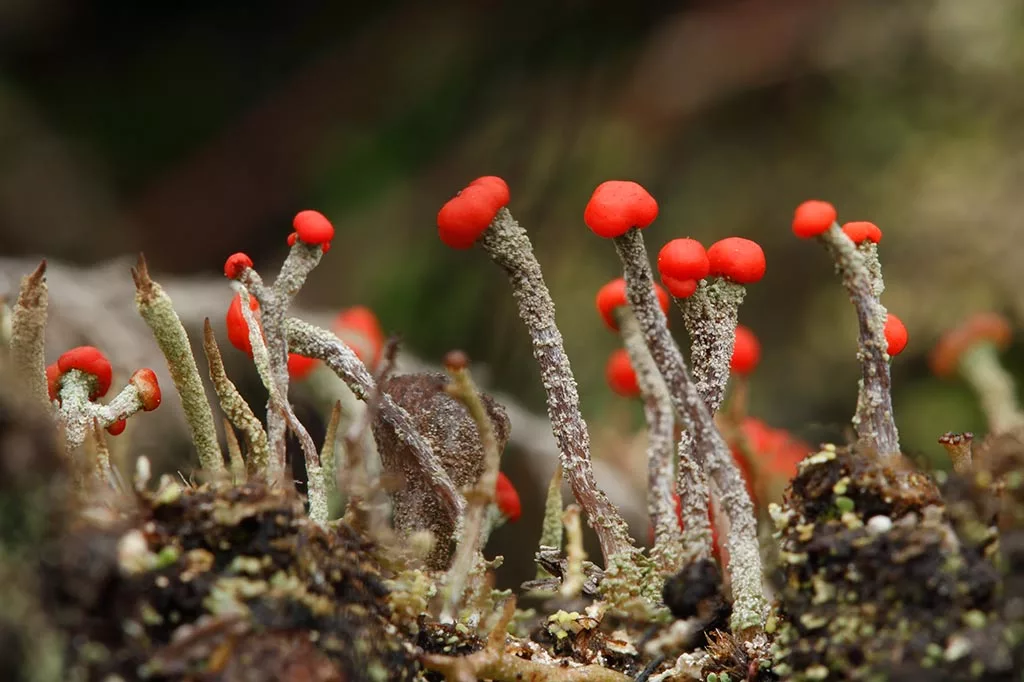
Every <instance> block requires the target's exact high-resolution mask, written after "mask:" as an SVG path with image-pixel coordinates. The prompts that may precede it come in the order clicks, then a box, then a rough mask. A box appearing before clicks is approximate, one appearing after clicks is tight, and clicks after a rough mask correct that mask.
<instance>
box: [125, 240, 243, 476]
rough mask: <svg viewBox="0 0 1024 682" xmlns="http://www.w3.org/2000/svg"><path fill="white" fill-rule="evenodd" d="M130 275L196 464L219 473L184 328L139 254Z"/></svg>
mask: <svg viewBox="0 0 1024 682" xmlns="http://www.w3.org/2000/svg"><path fill="white" fill-rule="evenodd" d="M132 278H133V279H134V280H135V306H136V308H138V311H139V314H140V315H141V316H142V319H143V320H144V321H145V322H146V324H147V325H148V326H149V328H150V330H151V331H152V332H153V336H154V338H156V343H157V345H158V346H160V351H161V352H162V353H163V355H164V358H165V359H166V360H167V368H168V370H170V373H171V379H172V380H173V381H174V387H175V388H176V389H177V390H178V395H179V396H181V405H182V408H184V411H185V420H186V421H187V422H188V428H189V431H190V432H191V434H192V443H193V444H194V445H195V448H196V453H197V455H198V456H199V465H200V466H201V467H202V468H203V470H204V471H206V472H207V473H208V474H213V475H216V474H221V473H222V472H223V471H224V459H223V456H222V455H221V451H220V445H218V443H217V430H216V428H215V427H214V424H213V410H212V409H211V408H210V403H209V401H208V400H207V399H206V391H205V389H204V388H203V382H202V379H200V378H199V368H198V367H197V366H196V359H195V357H194V356H193V355H192V345H191V344H190V343H189V340H188V334H186V333H185V327H184V326H183V325H182V324H181V319H180V318H179V317H178V314H177V313H176V312H175V311H174V304H173V303H172V302H171V298H170V297H169V296H168V295H167V294H166V293H164V290H163V288H162V287H161V286H160V285H159V284H157V283H156V282H154V281H153V280H152V279H151V278H150V276H149V269H148V268H147V267H146V259H145V258H143V257H142V256H141V255H140V256H139V262H138V265H136V267H135V268H133V269H132Z"/></svg>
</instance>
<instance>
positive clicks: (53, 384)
mask: <svg viewBox="0 0 1024 682" xmlns="http://www.w3.org/2000/svg"><path fill="white" fill-rule="evenodd" d="M73 369H76V370H78V371H80V372H82V373H84V374H88V375H89V376H91V377H92V378H93V389H92V391H91V392H90V393H89V400H96V399H98V398H102V397H103V396H105V395H106V394H107V392H108V391H109V390H110V384H111V382H112V381H113V376H114V371H113V368H112V367H111V366H110V360H108V359H107V356H106V355H104V354H103V353H102V352H101V351H100V350H99V349H98V348H95V347H93V346H78V347H77V348H72V349H71V350H69V351H66V352H65V353H64V354H63V355H61V356H60V357H59V358H57V362H55V363H53V364H52V365H50V366H49V367H47V368H46V389H47V392H48V393H49V396H50V400H56V401H58V402H59V401H60V387H61V380H62V379H63V377H64V375H65V374H67V373H68V372H70V371H71V370H73ZM128 382H129V383H130V384H131V385H133V386H134V387H135V389H136V390H137V391H138V393H139V397H140V399H141V400H142V409H143V410H144V411H145V412H151V411H153V410H155V409H156V408H158V407H159V406H160V402H161V400H162V399H163V398H162V395H161V393H160V382H159V381H157V378H156V373H155V372H154V371H153V370H151V369H149V368H148V367H143V368H142V369H139V370H136V371H135V373H134V374H132V376H131V378H130V379H129V380H128ZM125 425H126V422H125V420H124V419H119V420H118V421H116V422H114V423H113V424H111V425H110V426H108V427H107V431H108V432H109V433H110V435H112V436H116V435H119V434H120V433H121V432H123V431H124V429H125Z"/></svg>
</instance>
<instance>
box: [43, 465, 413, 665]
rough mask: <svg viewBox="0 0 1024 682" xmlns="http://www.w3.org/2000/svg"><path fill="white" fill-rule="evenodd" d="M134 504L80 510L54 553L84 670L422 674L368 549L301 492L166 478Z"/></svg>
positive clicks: (50, 569)
mask: <svg viewBox="0 0 1024 682" xmlns="http://www.w3.org/2000/svg"><path fill="white" fill-rule="evenodd" d="M137 503H138V506H137V509H135V510H133V511H131V512H129V513H128V514H127V515H125V514H121V513H110V514H104V513H102V512H101V511H99V510H91V511H90V512H87V513H85V514H83V515H81V516H80V517H79V519H80V520H79V521H78V522H77V523H76V525H75V527H74V528H72V529H70V531H69V532H68V533H67V534H66V535H65V536H64V537H63V538H61V539H60V541H59V543H56V544H55V547H54V552H53V553H51V554H50V555H49V556H48V557H47V558H46V559H45V560H44V563H43V580H42V584H43V591H44V601H45V602H46V604H47V608H48V610H49V611H50V612H51V614H52V618H53V621H54V622H55V624H56V625H57V626H58V627H59V628H60V629H61V630H63V631H64V632H65V633H67V635H68V642H69V647H68V661H67V663H68V667H69V672H70V673H71V674H75V675H77V677H75V679H89V680H109V679H118V678H120V679H126V680H128V679H140V678H141V679H152V680H192V679H199V678H202V679H207V678H209V679H218V680H246V681H247V682H248V681H250V680H268V681H270V680H285V679H304V680H337V679H342V680H355V679H361V680H380V681H382V682H383V681H384V680H409V679H413V677H414V676H415V673H416V671H417V669H418V664H417V663H416V662H415V660H414V658H413V656H412V655H411V654H410V652H409V651H408V648H407V646H406V645H405V644H404V641H403V639H402V637H401V636H400V635H399V633H398V632H397V630H396V629H395V627H394V626H393V625H392V624H391V623H390V622H389V613H388V612H387V605H386V599H385V597H386V594H387V590H386V588H385V587H384V584H383V580H382V578H381V576H380V574H379V572H378V570H377V568H376V564H375V562H374V561H373V559H372V556H371V554H370V553H369V551H368V550H369V547H368V546H367V545H366V544H365V543H364V542H363V541H362V540H361V539H360V538H359V536H357V535H356V534H355V533H353V532H352V531H351V530H350V529H349V528H348V527H347V526H345V525H344V524H338V525H336V526H334V527H333V528H332V529H330V530H327V531H325V530H322V529H320V528H318V527H317V526H315V525H314V524H312V523H310V522H309V521H308V520H307V518H306V516H305V513H304V512H303V507H302V503H301V501H300V499H299V498H298V496H297V495H296V494H295V493H293V492H291V491H285V490H282V489H270V488H267V487H264V486H260V485H252V484H250V485H245V486H241V487H228V486H216V485H212V486H204V487H201V488H198V489H188V488H184V489H182V488H177V487H176V486H172V487H168V486H166V485H165V486H163V488H162V489H161V491H160V492H158V493H155V494H143V495H140V496H138V497H137ZM126 519H127V520H126ZM110 676H115V677H110Z"/></svg>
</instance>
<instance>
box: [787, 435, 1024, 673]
mask: <svg viewBox="0 0 1024 682" xmlns="http://www.w3.org/2000/svg"><path fill="white" fill-rule="evenodd" d="M961 493H969V494H970V495H972V496H976V497H977V496H980V495H982V494H984V495H988V496H989V497H990V496H991V491H990V490H987V489H984V490H983V489H977V490H975V489H972V488H971V487H970V486H967V487H966V488H964V487H963V486H962V485H961ZM839 500H845V502H839V503H838V504H837V501H839ZM956 510H957V513H958V515H951V513H950V509H949V508H948V507H947V506H946V503H944V502H943V499H942V497H941V496H940V494H939V489H938V487H937V486H936V484H935V483H934V481H932V480H931V479H930V478H928V477H927V476H925V475H923V474H921V473H919V472H917V471H914V470H912V469H910V468H908V467H907V466H906V465H905V464H903V463H902V462H892V463H889V462H882V461H880V460H879V459H878V458H876V457H873V456H869V455H863V454H859V453H856V452H853V451H851V450H845V449H844V450H836V449H833V448H828V449H826V450H824V451H823V452H821V453H819V454H817V455H812V456H811V457H809V458H808V459H807V460H805V461H804V463H803V464H802V465H801V467H800V473H799V474H798V476H797V477H796V478H795V479H794V480H793V482H792V485H791V488H790V490H789V492H788V493H787V496H786V500H785V504H784V506H783V508H782V509H775V510H774V511H775V514H774V516H775V520H776V525H777V528H778V531H779V533H778V535H779V538H780V569H779V572H778V573H779V575H778V589H779V592H778V596H779V604H778V615H779V618H780V619H781V623H780V626H779V629H778V636H777V639H776V642H775V645H774V655H773V658H774V660H773V669H774V672H775V673H776V674H778V675H779V676H780V677H782V678H783V679H793V680H826V679H880V677H879V676H882V677H885V676H887V679H890V680H891V679H896V678H898V679H926V678H927V679H938V678H937V677H936V676H935V674H936V670H937V669H941V670H942V674H943V675H945V676H947V677H944V678H943V679H969V678H971V677H978V676H980V675H984V676H985V679H1002V676H1003V675H1009V674H1010V673H1011V672H1012V666H1010V667H1008V665H1009V664H1010V661H1011V659H1012V657H1011V651H1010V646H1009V645H1008V642H1012V641H1013V637H1012V633H1013V632H1014V631H1015V628H1014V627H1013V625H1012V623H1010V622H1008V621H1006V620H1004V618H1003V615H1004V614H1003V612H1002V609H1001V603H1002V596H1001V590H1002V580H1001V575H1000V572H999V570H998V569H997V561H996V553H995V551H993V550H994V545H993V544H992V542H993V539H994V538H995V537H996V534H995V529H994V528H991V527H990V526H991V523H992V521H993V520H994V519H993V518H991V517H989V518H985V517H984V516H978V515H977V514H976V513H975V512H977V511H978V510H979V509H978V508H976V507H974V506H972V505H966V506H965V505H957V506H956ZM967 529H973V532H966V530H967ZM979 529H980V530H981V532H978V531H979Z"/></svg>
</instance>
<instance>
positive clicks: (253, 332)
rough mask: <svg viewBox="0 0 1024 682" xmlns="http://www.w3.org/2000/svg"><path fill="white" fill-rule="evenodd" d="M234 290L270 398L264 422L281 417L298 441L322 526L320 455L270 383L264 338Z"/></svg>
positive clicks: (314, 513) (314, 515) (245, 299)
mask: <svg viewBox="0 0 1024 682" xmlns="http://www.w3.org/2000/svg"><path fill="white" fill-rule="evenodd" d="M235 286H236V287H239V288H240V289H241V291H240V292H239V293H240V295H241V296H242V318H243V319H244V320H245V324H246V327H247V328H248V330H249V344H250V345H251V346H252V357H253V363H254V364H255V365H256V370H257V371H258V372H259V375H260V378H261V379H262V380H263V385H264V386H265V387H266V389H267V393H269V395H270V400H269V405H270V409H269V410H268V411H267V420H268V421H269V420H270V414H272V413H275V412H276V413H279V414H281V415H283V417H284V421H285V424H286V425H287V426H288V427H289V428H291V430H292V433H294V434H295V437H296V438H297V439H298V441H299V448H300V449H301V450H302V455H303V458H304V459H305V462H306V493H307V496H308V498H309V518H310V520H311V521H313V522H314V523H318V524H321V525H323V524H326V523H327V493H326V491H325V490H324V480H323V473H322V471H321V467H320V453H319V452H317V449H316V445H315V444H314V443H313V439H312V437H310V435H309V431H307V430H306V427H305V426H303V424H302V422H300V421H299V418H298V416H296V414H295V410H294V409H293V408H292V405H291V403H290V402H288V397H287V395H286V394H285V393H284V392H282V390H281V389H282V386H281V384H279V383H277V382H275V381H274V375H273V367H272V366H271V363H270V353H269V351H268V349H267V347H266V345H265V344H264V335H263V334H261V333H260V326H259V324H258V323H257V322H256V317H255V315H254V314H253V311H252V309H251V308H250V307H249V294H248V292H247V291H246V290H245V288H244V287H243V286H242V285H240V284H237V283H236V284H235ZM283 388H284V389H285V391H287V389H288V385H287V383H286V384H284V386H283ZM268 435H269V434H268ZM271 459H272V460H273V459H275V458H271ZM271 480H276V479H271Z"/></svg>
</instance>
